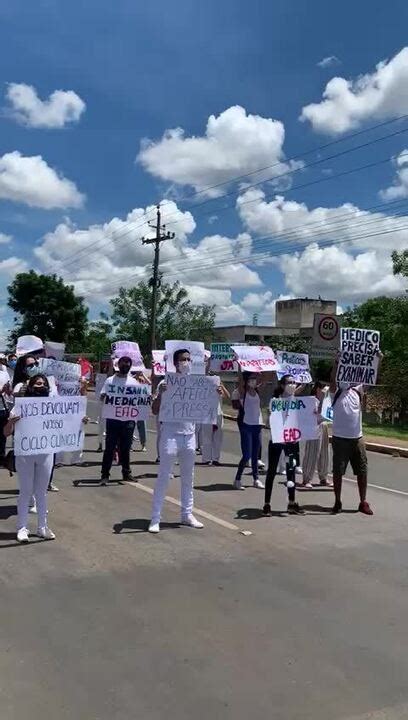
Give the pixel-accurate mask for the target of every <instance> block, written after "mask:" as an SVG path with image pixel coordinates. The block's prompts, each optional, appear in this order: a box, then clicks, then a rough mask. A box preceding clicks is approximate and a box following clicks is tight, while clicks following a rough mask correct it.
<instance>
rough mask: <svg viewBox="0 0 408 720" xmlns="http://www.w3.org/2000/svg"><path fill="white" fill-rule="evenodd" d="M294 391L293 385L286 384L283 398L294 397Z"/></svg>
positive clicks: (294, 386)
mask: <svg viewBox="0 0 408 720" xmlns="http://www.w3.org/2000/svg"><path fill="white" fill-rule="evenodd" d="M295 390H296V385H295V383H288V385H285V387H284V389H283V393H282V394H283V396H284V397H290V396H291V395H294V393H295Z"/></svg>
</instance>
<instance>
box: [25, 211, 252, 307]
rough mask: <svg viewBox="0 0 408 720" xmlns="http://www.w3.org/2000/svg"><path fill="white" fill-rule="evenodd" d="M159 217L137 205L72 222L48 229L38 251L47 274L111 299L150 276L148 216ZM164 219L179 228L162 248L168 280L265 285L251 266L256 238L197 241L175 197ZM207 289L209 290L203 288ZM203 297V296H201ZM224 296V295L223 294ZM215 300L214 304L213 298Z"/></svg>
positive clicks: (188, 217)
mask: <svg viewBox="0 0 408 720" xmlns="http://www.w3.org/2000/svg"><path fill="white" fill-rule="evenodd" d="M154 218H155V207H154V206H150V207H148V208H146V211H145V210H144V209H143V208H137V209H135V210H132V212H130V213H129V214H128V216H127V217H126V219H125V220H122V219H120V218H113V219H112V220H110V221H109V222H108V223H105V224H103V225H92V226H90V227H89V228H87V229H85V230H79V229H77V228H76V227H75V226H73V225H72V224H70V223H69V222H68V221H66V222H64V223H61V224H60V225H58V226H57V227H56V228H55V230H54V231H53V232H50V233H48V234H47V235H46V236H45V237H44V240H43V242H42V244H41V245H39V246H38V247H37V248H36V249H35V251H34V254H35V256H36V257H37V259H38V260H39V262H40V263H41V264H42V267H43V269H44V270H45V271H46V272H55V273H57V274H60V275H62V277H64V278H65V279H66V281H67V282H70V283H72V284H74V285H75V288H76V290H77V292H80V293H81V294H84V295H85V296H86V298H87V299H89V300H90V301H95V300H99V301H106V300H107V299H109V297H111V296H112V295H115V294H116V292H117V290H118V288H119V286H120V285H124V286H130V285H132V284H134V283H136V282H137V281H138V280H140V279H146V278H149V277H150V275H151V264H152V258H153V248H152V246H151V245H143V244H142V237H143V236H148V237H151V236H152V230H151V228H149V226H148V225H147V219H150V220H151V219H154ZM162 219H163V222H164V223H166V225H167V227H168V228H169V229H171V230H172V231H173V232H175V234H176V237H175V239H174V240H167V241H166V242H164V243H162V245H161V248H160V271H161V272H162V273H163V279H164V281H165V282H171V283H173V282H175V281H176V280H178V281H180V282H181V283H182V284H183V285H185V286H195V287H200V288H202V289H205V292H207V293H209V297H211V295H213V296H214V292H212V293H211V292H209V289H211V290H212V291H217V290H224V289H226V288H228V289H229V290H232V289H246V288H252V287H259V286H261V285H262V282H261V279H260V278H259V275H258V274H257V273H256V272H255V271H253V270H252V269H251V268H249V267H248V265H247V262H246V261H247V258H248V257H249V256H250V255H251V248H252V239H251V237H250V235H248V234H247V233H242V234H240V235H238V237H236V238H227V237H224V236H221V235H211V236H207V237H204V238H202V240H200V242H198V244H195V245H193V244H192V243H191V241H189V236H190V235H191V234H192V233H193V231H194V229H195V221H194V218H193V216H192V215H191V213H190V212H188V211H187V212H182V211H181V210H179V209H178V207H177V205H176V203H174V202H173V201H171V202H166V203H163V205H162ZM202 292H204V290H202ZM197 296H198V295H197ZM224 299H225V298H224ZM212 302H215V301H214V300H213V301H212Z"/></svg>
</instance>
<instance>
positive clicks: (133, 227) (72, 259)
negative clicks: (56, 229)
mask: <svg viewBox="0 0 408 720" xmlns="http://www.w3.org/2000/svg"><path fill="white" fill-rule="evenodd" d="M406 117H408V115H405V116H402V118H406ZM390 122H395V120H394V121H387V122H385V123H380V124H379V125H377V126H374V128H371V129H375V128H378V127H382V126H384V125H386V124H389V123H390ZM369 130H370V129H368V130H365V131H359V132H358V133H354V134H353V135H349V136H347V137H348V138H351V137H355V136H357V135H361V134H362V133H363V132H369ZM407 131H408V127H407V128H403V129H402V130H398V131H395V132H393V133H389V134H388V135H383V136H382V137H381V138H375V139H374V140H370V141H368V142H366V143H362V144H361V145H357V146H355V147H353V148H348V149H347V150H342V151H340V152H339V153H335V154H334V155H331V156H329V157H326V158H320V159H318V160H316V161H314V162H313V163H309V164H308V165H305V166H303V167H302V168H293V169H292V170H290V171H288V172H285V173H281V174H280V175H277V176H272V177H271V178H265V179H263V180H261V181H259V182H257V183H253V184H251V185H248V186H247V187H246V188H245V190H246V191H247V190H249V189H250V188H251V187H257V186H259V185H261V184H263V183H265V182H268V180H274V181H276V180H278V179H282V178H284V177H288V176H290V175H293V174H294V173H296V172H299V171H300V170H303V171H304V170H308V169H310V168H313V167H316V166H317V165H320V164H322V163H324V162H327V161H330V160H333V159H336V158H338V157H342V156H343V155H347V154H349V153H351V152H355V151H356V150H361V149H363V148H365V147H369V146H371V145H374V144H376V143H377V142H382V141H383V140H387V139H390V138H392V137H395V136H397V135H401V134H403V133H405V132H407ZM344 139H345V138H343V139H342V140H344ZM339 142H341V140H335V141H332V142H331V143H327V144H326V145H323V146H321V147H320V148H316V150H315V151H317V150H319V149H324V148H327V147H329V146H330V145H332V144H337V143H339ZM311 152H312V151H308V152H307V153H306V154H310V153H311ZM298 157H300V156H298ZM389 159H392V156H390V157H389V158H388V159H387V161H388V160H389ZM385 162H386V161H385ZM270 167H273V166H270ZM368 167H369V166H368ZM254 172H262V170H258V171H253V172H252V173H248V175H250V174H254ZM242 177H244V176H243V175H241V176H238V178H242ZM335 177H339V175H331V176H326V177H325V178H321V179H319V180H318V181H315V182H323V181H325V180H329V179H333V178H335ZM229 182H231V181H229ZM307 186H308V185H307V184H304V185H298V186H294V187H292V188H288V189H287V190H286V191H285V192H286V193H288V192H292V191H293V190H296V189H300V188H303V187H307ZM239 193H240V191H238V192H237V191H235V190H234V191H231V192H230V193H226V194H224V195H223V196H222V198H223V199H224V198H226V197H231V195H239ZM274 194H276V190H275V191H274V192H273V193H272V195H274ZM219 199H220V198H208V199H207V200H204V201H203V202H201V203H199V204H197V205H195V206H194V208H195V209H197V208H200V207H203V206H204V205H206V204H208V202H214V201H215V200H219ZM172 202H174V201H167V202H166V201H164V202H163V203H162V205H161V206H162V207H163V206H164V205H166V204H171V203H172ZM242 204H244V203H242ZM231 207H234V205H228V206H227V207H224V208H218V209H217V212H225V210H228V209H230V208H231ZM179 211H181V212H183V211H182V210H181V209H180V208H179ZM185 211H186V210H185ZM185 211H184V212H185ZM210 212H211V213H212V212H214V210H213V209H211V211H210ZM205 214H208V213H204V215H205ZM175 215H176V213H171V214H170V215H169V216H168V217H167V219H169V218H171V217H174V216H175ZM147 222H148V219H147V218H144V219H143V220H142V222H140V223H139V224H136V225H134V224H133V223H125V224H124V227H127V226H128V225H129V229H128V230H126V231H125V232H123V233H116V234H115V233H113V234H112V235H110V236H108V237H106V236H104V237H102V238H98V239H97V240H95V241H94V242H92V243H90V244H89V245H87V247H86V248H82V249H79V250H78V251H76V252H75V253H73V254H71V255H68V256H66V258H65V259H64V266H65V268H66V267H67V266H70V265H71V264H72V263H73V262H76V258H77V257H78V256H80V255H82V254H84V253H86V252H88V250H89V249H90V248H91V247H95V246H96V245H99V244H100V243H105V242H107V241H108V240H118V239H120V238H121V237H125V236H126V235H128V234H129V233H131V232H134V231H135V230H137V229H138V228H141V227H143V226H144V225H145V224H146V223H147ZM84 232H86V231H84ZM67 260H68V262H66V261H67Z"/></svg>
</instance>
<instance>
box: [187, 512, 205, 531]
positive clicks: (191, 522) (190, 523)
mask: <svg viewBox="0 0 408 720" xmlns="http://www.w3.org/2000/svg"><path fill="white" fill-rule="evenodd" d="M181 524H182V525H187V527H191V528H195V529H196V530H201V529H202V528H203V527H204V525H203V523H202V522H200V521H199V520H197V518H195V517H194V515H193V514H190V515H186V516H185V517H183V518H181Z"/></svg>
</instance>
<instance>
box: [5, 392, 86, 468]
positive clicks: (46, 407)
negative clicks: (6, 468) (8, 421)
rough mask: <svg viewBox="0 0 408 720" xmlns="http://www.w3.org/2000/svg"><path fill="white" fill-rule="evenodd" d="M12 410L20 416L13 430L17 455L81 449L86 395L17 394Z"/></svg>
mask: <svg viewBox="0 0 408 720" xmlns="http://www.w3.org/2000/svg"><path fill="white" fill-rule="evenodd" d="M14 410H15V412H16V415H17V416H19V417H20V420H18V422H16V426H15V430H14V452H15V454H16V455H39V454H40V453H44V454H48V453H51V454H52V453H56V452H74V451H78V450H82V447H83V444H84V431H83V423H82V420H83V418H84V417H85V414H86V398H84V397H73V398H61V397H48V398H32V397H31V398H23V397H17V398H16V403H15V406H14Z"/></svg>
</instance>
